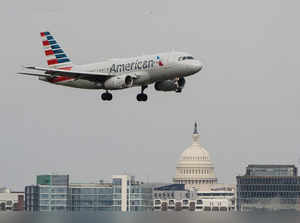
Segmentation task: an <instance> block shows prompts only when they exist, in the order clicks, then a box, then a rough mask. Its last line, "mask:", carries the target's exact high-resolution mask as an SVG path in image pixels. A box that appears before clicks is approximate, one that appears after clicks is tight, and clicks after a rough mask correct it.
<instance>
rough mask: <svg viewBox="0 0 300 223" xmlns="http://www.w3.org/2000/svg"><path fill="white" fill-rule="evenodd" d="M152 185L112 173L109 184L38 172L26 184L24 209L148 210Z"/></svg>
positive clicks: (150, 204) (149, 208) (150, 205)
mask: <svg viewBox="0 0 300 223" xmlns="http://www.w3.org/2000/svg"><path fill="white" fill-rule="evenodd" d="M152 207H153V202H152V186H151V185H150V184H144V183H142V182H139V181H136V180H135V178H134V177H133V176H128V175H118V176H113V180H112V183H104V182H99V183H70V182H69V176H68V175H40V176H37V183H36V185H31V186H26V187H25V210H26V211H47V212H49V211H126V212H131V211H148V210H152Z"/></svg>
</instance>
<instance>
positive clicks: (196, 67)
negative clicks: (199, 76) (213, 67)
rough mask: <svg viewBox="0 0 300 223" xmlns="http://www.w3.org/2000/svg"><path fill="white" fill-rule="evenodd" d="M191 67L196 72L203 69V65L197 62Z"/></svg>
mask: <svg viewBox="0 0 300 223" xmlns="http://www.w3.org/2000/svg"><path fill="white" fill-rule="evenodd" d="M193 67H194V69H195V71H196V72H199V71H200V70H202V68H203V63H201V62H200V61H199V60H196V61H194V64H193Z"/></svg>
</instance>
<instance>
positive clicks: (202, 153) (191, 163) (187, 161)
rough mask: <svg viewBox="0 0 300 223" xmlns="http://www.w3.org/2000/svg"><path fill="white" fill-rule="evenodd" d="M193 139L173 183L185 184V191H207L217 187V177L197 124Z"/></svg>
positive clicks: (182, 157) (177, 169) (181, 159)
mask: <svg viewBox="0 0 300 223" xmlns="http://www.w3.org/2000/svg"><path fill="white" fill-rule="evenodd" d="M192 138H193V142H192V145H191V146H190V147H188V148H187V149H186V150H184V152H183V153H182V154H181V156H180V159H179V161H178V163H177V165H176V176H175V178H174V179H173V181H174V183H177V184H185V189H196V190H205V191H207V190H210V189H211V188H212V187H214V186H217V177H216V174H215V171H214V166H213V163H212V162H211V159H210V155H209V153H208V152H207V150H206V149H205V148H203V147H202V146H201V145H200V135H199V132H198V127H197V123H195V126H194V132H193V136H192Z"/></svg>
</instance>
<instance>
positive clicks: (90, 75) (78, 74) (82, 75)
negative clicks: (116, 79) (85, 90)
mask: <svg viewBox="0 0 300 223" xmlns="http://www.w3.org/2000/svg"><path fill="white" fill-rule="evenodd" d="M25 68H26V69H29V70H37V71H45V74H34V73H27V72H20V73H19V74H24V75H32V76H44V77H55V76H64V77H71V78H78V79H87V80H94V81H105V80H107V79H109V78H111V77H113V76H114V75H110V74H107V73H97V72H88V71H75V70H62V69H53V68H43V67H35V66H27V67H25Z"/></svg>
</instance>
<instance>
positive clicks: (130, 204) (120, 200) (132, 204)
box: [112, 175, 153, 212]
mask: <svg viewBox="0 0 300 223" xmlns="http://www.w3.org/2000/svg"><path fill="white" fill-rule="evenodd" d="M112 182H113V184H112V189H113V207H112V208H113V211H128V212H136V211H150V210H152V207H153V199H152V185H147V184H143V183H140V182H137V181H135V179H134V177H132V176H127V175H122V176H119V177H118V176H117V177H114V178H113V181H112Z"/></svg>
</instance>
